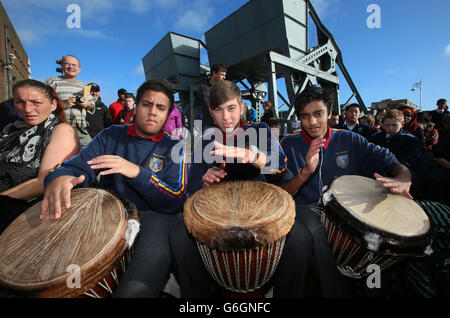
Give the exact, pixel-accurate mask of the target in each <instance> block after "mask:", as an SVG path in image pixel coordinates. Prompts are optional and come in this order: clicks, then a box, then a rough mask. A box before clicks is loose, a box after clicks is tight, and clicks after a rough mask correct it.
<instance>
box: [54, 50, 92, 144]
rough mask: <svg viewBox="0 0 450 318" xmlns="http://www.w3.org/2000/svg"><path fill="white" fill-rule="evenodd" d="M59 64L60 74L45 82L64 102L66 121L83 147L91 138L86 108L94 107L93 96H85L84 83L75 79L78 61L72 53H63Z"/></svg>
mask: <svg viewBox="0 0 450 318" xmlns="http://www.w3.org/2000/svg"><path fill="white" fill-rule="evenodd" d="M60 64H61V72H62V75H61V76H54V77H50V78H48V79H47V80H46V81H45V84H47V85H49V86H50V87H51V88H53V89H54V90H55V92H56V94H58V97H59V98H60V99H61V100H62V101H63V102H64V106H65V108H66V110H65V113H66V117H67V121H68V123H69V124H71V125H72V126H73V127H75V128H76V130H77V133H78V137H79V138H80V146H81V147H84V146H86V145H87V144H88V143H89V142H90V141H91V140H92V138H91V136H90V135H89V132H88V130H87V127H88V123H87V121H86V110H93V109H94V107H95V104H94V98H93V97H92V96H91V95H90V94H87V95H86V96H85V86H86V85H85V84H84V83H83V82H81V81H79V80H78V79H77V76H78V74H80V72H81V64H80V61H79V60H78V59H77V58H76V57H75V56H73V55H65V56H63V57H62V58H61V62H60Z"/></svg>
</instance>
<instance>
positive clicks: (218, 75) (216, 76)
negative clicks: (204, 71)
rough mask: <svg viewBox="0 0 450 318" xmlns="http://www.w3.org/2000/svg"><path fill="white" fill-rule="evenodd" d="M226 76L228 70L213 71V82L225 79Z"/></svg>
mask: <svg viewBox="0 0 450 318" xmlns="http://www.w3.org/2000/svg"><path fill="white" fill-rule="evenodd" d="M226 76H227V72H222V71H218V72H212V74H211V82H212V83H214V82H218V81H223V80H224V79H225V77H226Z"/></svg>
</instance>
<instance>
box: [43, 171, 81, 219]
mask: <svg viewBox="0 0 450 318" xmlns="http://www.w3.org/2000/svg"><path fill="white" fill-rule="evenodd" d="M83 181H84V176H83V175H81V176H79V177H73V176H62V177H58V178H56V179H55V180H53V181H52V182H51V183H50V184H49V185H48V187H47V189H45V192H44V199H43V200H42V204H41V214H40V218H41V220H42V219H44V218H45V216H46V214H47V210H48V216H49V218H50V219H59V218H60V217H61V203H62V204H63V205H64V207H65V208H70V191H71V190H72V188H73V187H75V186H77V185H79V184H80V183H83Z"/></svg>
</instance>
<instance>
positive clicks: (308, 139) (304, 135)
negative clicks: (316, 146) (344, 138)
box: [300, 126, 332, 149]
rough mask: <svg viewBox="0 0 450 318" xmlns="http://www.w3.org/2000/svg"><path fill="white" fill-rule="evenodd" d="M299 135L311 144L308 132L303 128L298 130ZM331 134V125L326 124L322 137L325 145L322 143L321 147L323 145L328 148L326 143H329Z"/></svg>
mask: <svg viewBox="0 0 450 318" xmlns="http://www.w3.org/2000/svg"><path fill="white" fill-rule="evenodd" d="M300 135H301V136H302V137H303V139H304V140H305V141H306V143H307V144H308V145H311V142H312V139H311V137H309V136H308V134H307V133H306V132H305V130H302V131H301V132H300ZM331 135H332V132H331V127H330V126H328V130H327V133H326V134H325V136H324V138H325V145H324V146H323V147H324V148H325V149H327V148H328V144H329V143H330V140H331Z"/></svg>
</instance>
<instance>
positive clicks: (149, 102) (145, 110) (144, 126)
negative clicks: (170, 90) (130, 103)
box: [135, 90, 170, 138]
mask: <svg viewBox="0 0 450 318" xmlns="http://www.w3.org/2000/svg"><path fill="white" fill-rule="evenodd" d="M169 109H170V100H169V97H167V96H166V95H165V94H164V93H161V92H156V91H152V90H147V91H145V92H144V94H143V95H142V98H141V100H140V101H139V104H138V105H137V107H136V116H135V118H136V121H135V125H136V132H137V135H138V136H140V137H144V138H146V137H152V136H155V135H157V134H158V133H160V132H161V130H162V129H163V127H164V125H165V124H166V121H167V118H168V116H169Z"/></svg>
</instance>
